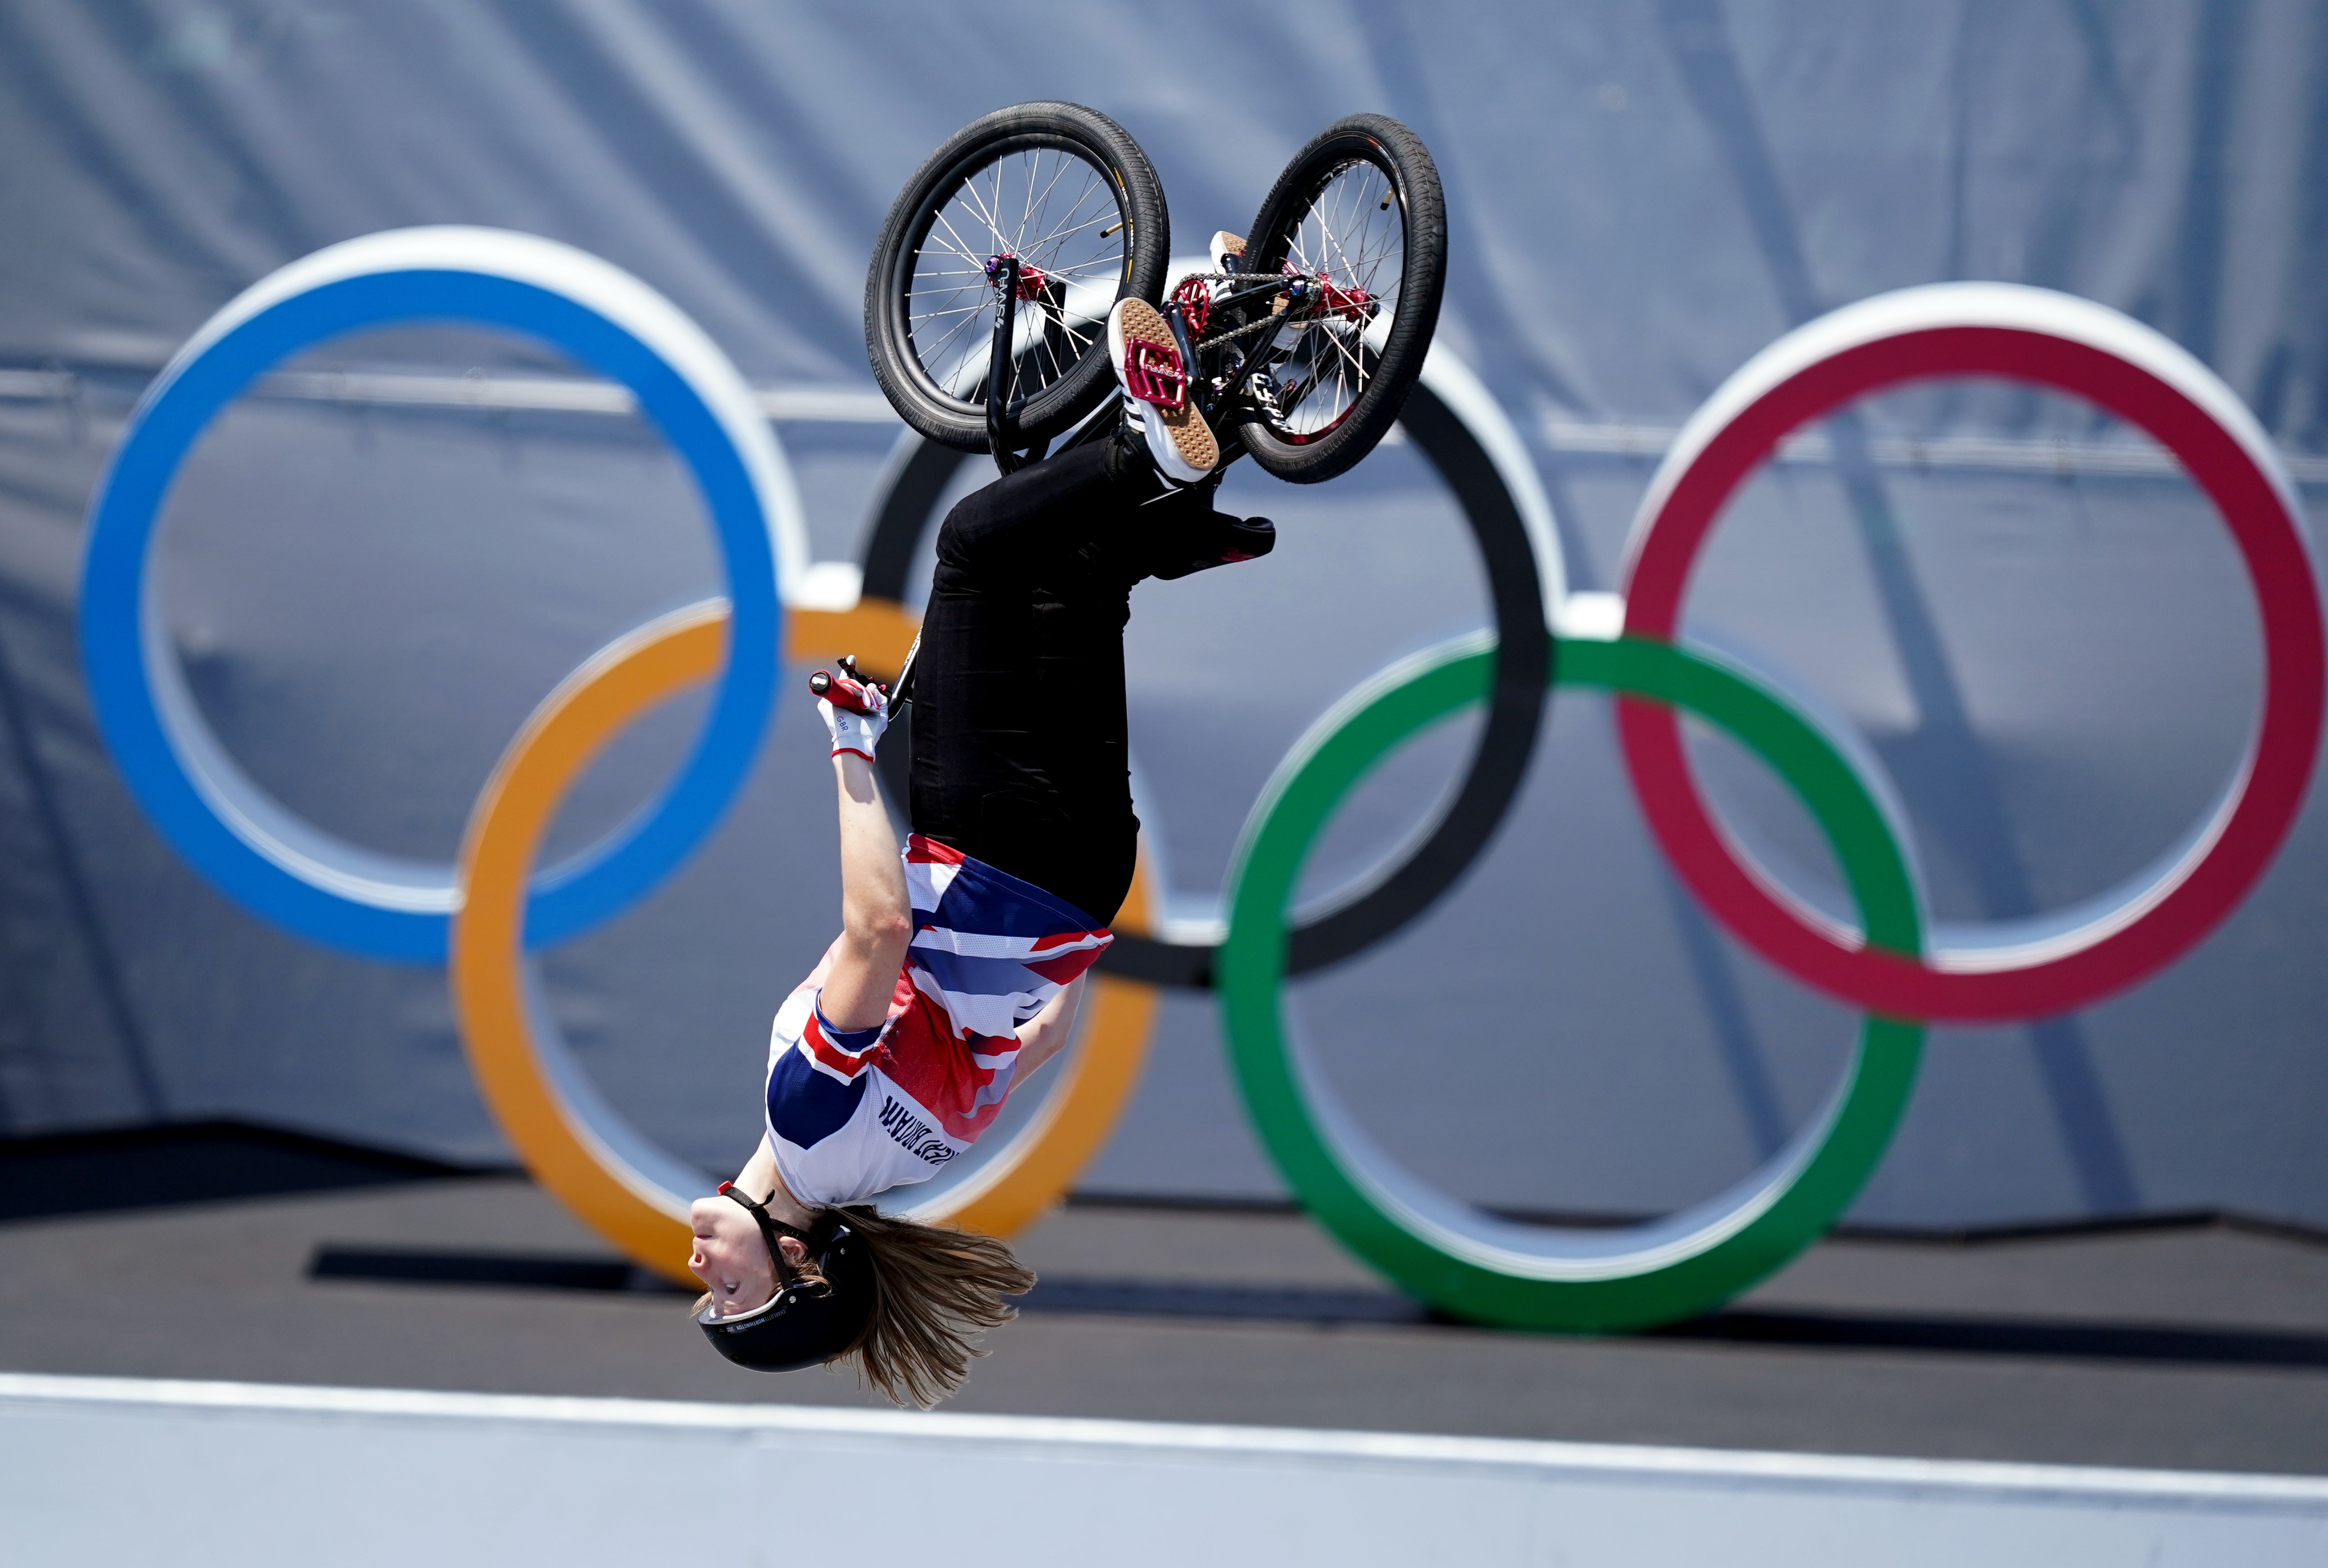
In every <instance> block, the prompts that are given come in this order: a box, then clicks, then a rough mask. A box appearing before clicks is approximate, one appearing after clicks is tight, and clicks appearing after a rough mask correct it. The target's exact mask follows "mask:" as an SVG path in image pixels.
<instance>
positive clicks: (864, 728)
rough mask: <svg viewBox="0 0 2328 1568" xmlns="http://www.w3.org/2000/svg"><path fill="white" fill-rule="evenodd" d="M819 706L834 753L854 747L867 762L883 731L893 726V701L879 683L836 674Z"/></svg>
mask: <svg viewBox="0 0 2328 1568" xmlns="http://www.w3.org/2000/svg"><path fill="white" fill-rule="evenodd" d="M816 710H817V712H818V713H820V714H821V715H822V716H823V718H824V728H825V731H826V733H827V734H829V735H831V737H832V755H833V756H840V754H841V753H842V752H844V751H853V752H855V753H856V754H857V755H858V756H861V757H863V758H864V759H865V760H866V761H867V762H871V761H872V760H873V752H874V748H875V747H876V746H879V745H880V744H881V732H882V731H883V730H885V729H887V728H889V701H888V699H887V697H885V696H884V695H883V694H882V691H881V689H880V688H879V687H878V686H876V685H874V684H873V683H872V682H871V681H851V680H850V679H849V678H848V677H847V676H843V675H836V676H834V677H833V679H832V686H831V691H830V693H829V694H828V695H826V696H823V697H820V698H818V699H817V701H816ZM860 710H861V711H860Z"/></svg>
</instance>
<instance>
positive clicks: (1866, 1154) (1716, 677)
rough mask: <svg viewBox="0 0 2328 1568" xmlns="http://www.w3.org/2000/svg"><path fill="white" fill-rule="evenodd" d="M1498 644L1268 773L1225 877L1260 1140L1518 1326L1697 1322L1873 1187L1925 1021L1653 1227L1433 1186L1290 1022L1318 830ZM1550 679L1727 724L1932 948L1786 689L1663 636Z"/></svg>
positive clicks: (1360, 1241)
mask: <svg viewBox="0 0 2328 1568" xmlns="http://www.w3.org/2000/svg"><path fill="white" fill-rule="evenodd" d="M1494 653H1495V648H1494V642H1493V639H1492V638H1488V637H1485V636H1475V637H1470V638H1466V639H1464V640H1463V641H1461V642H1460V643H1450V644H1449V645H1447V646H1445V647H1442V648H1439V649H1434V650H1432V652H1430V653H1423V654H1420V655H1417V656H1416V657H1415V658H1413V659H1411V660H1409V661H1407V662H1404V663H1403V664H1401V665H1398V666H1396V667H1394V668H1393V669H1391V670H1389V671H1385V672H1384V673H1383V674H1382V675H1381V676H1379V677H1377V678H1376V679H1375V681H1372V682H1370V683H1369V684H1368V685H1367V686H1366V687H1365V688H1362V689H1361V690H1359V691H1357V692H1356V693H1353V694H1352V695H1351V696H1350V697H1349V698H1348V699H1346V700H1345V701H1344V702H1343V703H1342V704H1341V705H1340V706H1339V707H1338V708H1337V709H1335V710H1334V711H1333V712H1331V713H1329V714H1328V715H1327V716H1326V717H1325V718H1322V719H1320V720H1319V722H1318V724H1317V725H1316V726H1315V727H1314V728H1312V729H1311V731H1310V733H1309V735H1308V736H1307V737H1304V738H1303V741H1302V743H1301V744H1300V746H1297V747H1296V748H1295V749H1294V751H1293V753H1292V755H1291V756H1289V757H1287V759H1286V760H1285V763H1284V764H1283V765H1281V767H1280V768H1279V769H1278V772H1277V775H1276V776H1275V777H1274V778H1273V779H1272V780H1271V781H1270V785H1269V788H1268V789H1267V790H1266V791H1264V792H1263V795H1262V798H1261V800H1260V802H1259V803H1257V804H1256V805H1255V806H1254V808H1253V816H1252V818H1251V819H1249V821H1248V822H1247V824H1246V828H1245V832H1244V839H1243V840H1242V841H1241V842H1240V844H1239V846H1238V850H1237V855H1236V859H1235V863H1234V867H1233V868H1232V869H1231V871H1230V883H1229V889H1230V890H1229V929H1228V936H1227V939H1226V940H1225V941H1224V942H1223V943H1222V944H1221V948H1220V957H1219V967H1218V970H1217V983H1218V985H1219V989H1220V1001H1221V1018H1222V1022H1223V1026H1224V1028H1225V1030H1226V1033H1227V1036H1228V1044H1229V1059H1230V1062H1231V1064H1232V1065H1233V1066H1234V1068H1235V1071H1236V1075H1237V1080H1238V1083H1239V1084H1240V1085H1241V1086H1242V1088H1243V1089H1244V1103H1245V1104H1246V1106H1247V1108H1248V1109H1249V1110H1250V1111H1251V1113H1252V1115H1253V1122H1254V1126H1255V1128H1256V1130H1257V1131H1259V1133H1260V1135H1261V1141H1262V1143H1263V1146H1264V1147H1266V1148H1267V1149H1268V1150H1269V1153H1270V1157H1271V1158H1272V1160H1275V1161H1276V1164H1277V1168H1278V1169H1279V1170H1280V1171H1281V1172H1282V1173H1283V1175H1284V1177H1285V1179H1286V1181H1287V1182H1288V1183H1290V1184H1291V1186H1292V1188H1293V1189H1294V1191H1295V1192H1297V1193H1298V1194H1300V1197H1301V1199H1302V1201H1303V1202H1304V1203H1305V1204H1307V1205H1308V1206H1309V1211H1310V1213H1312V1214H1313V1215H1315V1216H1317V1217H1318V1220H1319V1223H1320V1224H1322V1225H1325V1227H1326V1228H1327V1229H1328V1231H1330V1232H1332V1233H1333V1235H1335V1236H1337V1237H1338V1238H1339V1240H1340V1241H1341V1242H1342V1244H1344V1245H1346V1246H1347V1247H1348V1248H1349V1249H1350V1250H1351V1251H1353V1252H1355V1253H1357V1254H1358V1255H1359V1256H1360V1257H1362V1258H1364V1259H1366V1261H1367V1262H1368V1263H1372V1264H1373V1265H1374V1266H1375V1268H1377V1269H1379V1270H1381V1271H1382V1272H1384V1273H1385V1274H1386V1275H1388V1276H1389V1277H1390V1278H1391V1279H1392V1280H1393V1281H1394V1282H1396V1283H1397V1284H1399V1285H1400V1286H1402V1287H1403V1288H1404V1289H1405V1290H1407V1291H1410V1292H1412V1293H1413V1294H1414V1295H1416V1296H1418V1297H1420V1298H1422V1300H1426V1301H1429V1302H1431V1303H1432V1305H1434V1306H1436V1307H1439V1308H1440V1309H1441V1310H1444V1311H1447V1312H1450V1313H1452V1314H1454V1315H1455V1316H1457V1317H1460V1318H1466V1319H1472V1320H1474V1321H1478V1322H1487V1323H1501V1324H1507V1325H1510V1326H1513V1327H1516V1328H1527V1329H1570V1330H1607V1329H1644V1328H1651V1327H1654V1326H1656V1325H1657V1324H1660V1323H1670V1322H1674V1321H1676V1320H1677V1319H1684V1318H1689V1317H1694V1316H1695V1315H1697V1314H1698V1313H1701V1312H1704V1311H1705V1310H1708V1309H1710V1308H1712V1307H1714V1306H1716V1305H1719V1304H1720V1303H1721V1302H1722V1301H1723V1300H1727V1299H1729V1298H1730V1297H1731V1296H1732V1295H1735V1294H1736V1293H1737V1292H1738V1291H1741V1290H1743V1289H1744V1288H1745V1287H1746V1286H1748V1285H1750V1284H1751V1283H1753V1282H1755V1281H1756V1280H1759V1279H1760V1278H1762V1277H1763V1276H1764V1275H1766V1274H1769V1273H1770V1272H1773V1271H1774V1270H1776V1269H1778V1268H1779V1266H1780V1265H1782V1264H1784V1263H1786V1262H1787V1261H1788V1260H1789V1259H1790V1258H1792V1257H1794V1255H1795V1254H1796V1253H1799V1252H1800V1251H1802V1249H1803V1248H1804V1247H1806V1246H1807V1245H1809V1244H1811V1243H1812V1242H1813V1241H1815V1240H1816V1239H1817V1238H1818V1237H1819V1236H1820V1235H1822V1234H1823V1233H1824V1232H1825V1231H1826V1228H1827V1226H1828V1225H1831V1224H1833V1223H1834V1221H1835V1217H1836V1216H1838V1215H1840V1214H1842V1212H1843V1211H1844V1209H1845V1208H1846V1207H1848V1206H1849V1205H1850V1203H1851V1200H1852V1199H1853V1198H1854V1197H1856V1196H1858V1193H1859V1189H1860V1188H1861V1187H1862V1186H1863V1185H1864V1184H1865V1182H1866V1180H1867V1178H1868V1177H1869V1175H1871V1174H1872V1173H1873V1170H1874V1169H1875V1166H1876V1163H1877V1161H1879V1160H1881V1159H1882V1156H1883V1150H1884V1148H1885V1146H1886V1145H1887V1144H1889V1143H1890V1142H1891V1134H1892V1131H1893V1130H1894V1129H1896V1128H1897V1127H1898V1125H1899V1122H1900V1116H1901V1113H1902V1112H1903V1111H1904V1110H1906V1108H1907V1103H1908V1096H1909V1094H1910V1091H1911V1090H1912V1089H1913V1088H1914V1087H1915V1082H1916V1067H1917V1063H1918V1060H1919V1058H1920V1056H1921V1055H1922V1052H1923V1043H1924V1026H1923V1025H1922V1024H1920V1023H1914V1022H1906V1021H1902V1020H1900V1019H1882V1018H1877V1017H1874V1016H1872V1015H1870V1016H1868V1017H1867V1018H1866V1019H1865V1020H1864V1022H1863V1025H1862V1026H1861V1029H1860V1035H1859V1046H1858V1049H1857V1050H1856V1051H1855V1052H1854V1055H1853V1058H1852V1062H1851V1066H1850V1067H1849V1069H1848V1071H1847V1072H1846V1074H1845V1078H1844V1082H1843V1084H1842V1085H1841V1086H1840V1087H1839V1088H1838V1089H1837V1090H1836V1092H1835V1095H1834V1096H1833V1098H1832V1099H1831V1100H1830V1101H1829V1102H1828V1103H1827V1105H1826V1109H1825V1110H1824V1111H1823V1112H1822V1113H1820V1114H1819V1115H1818V1116H1817V1117H1816V1118H1814V1119H1813V1121H1812V1122H1811V1124H1810V1125H1809V1126H1808V1127H1807V1128H1805V1129H1804V1130H1803V1131H1800V1132H1798V1133H1797V1134H1796V1135H1795V1137H1794V1138H1793V1139H1792V1140H1791V1141H1789V1142H1788V1144H1787V1146H1786V1147H1785V1148H1784V1149H1782V1150H1779V1153H1778V1154H1777V1155H1776V1156H1774V1157H1773V1158H1772V1159H1771V1160H1769V1162H1767V1163H1766V1164H1765V1165H1763V1166H1762V1168H1761V1169H1759V1170H1757V1171H1756V1172H1754V1173H1753V1175H1751V1176H1750V1177H1749V1178H1747V1179H1746V1180H1745V1181H1743V1182H1741V1183H1740V1184H1738V1185H1737V1186H1736V1187H1733V1188H1731V1189H1730V1190H1729V1191H1728V1192H1726V1193H1723V1195H1721V1196H1719V1197H1715V1198H1713V1199H1712V1200H1710V1201H1708V1202H1707V1203H1704V1204H1702V1205H1699V1206H1697V1207H1694V1208H1691V1209H1686V1210H1684V1211H1683V1212H1682V1213H1681V1214H1679V1215H1676V1216H1669V1217H1668V1218H1666V1219H1665V1220H1659V1221H1653V1222H1651V1223H1649V1224H1647V1225H1635V1226H1629V1227H1627V1228H1624V1229H1620V1230H1582V1229H1561V1228H1553V1227H1546V1226H1534V1225H1517V1224H1515V1223H1512V1222H1510V1221H1506V1220H1499V1219H1497V1218H1495V1217H1493V1216H1488V1215H1486V1214H1483V1213H1481V1212H1480V1211H1479V1210H1478V1209H1475V1208H1472V1207H1469V1206H1468V1205H1465V1204H1462V1203H1460V1202H1459V1201H1458V1200H1455V1199H1452V1198H1450V1197H1446V1196H1445V1195H1443V1194H1441V1193H1437V1192H1435V1191H1432V1190H1431V1189H1429V1188H1424V1187H1423V1186H1422V1184H1421V1182H1420V1181H1418V1180H1417V1179H1416V1178H1414V1177H1413V1176H1412V1175H1410V1174H1408V1173H1407V1172H1406V1171H1405V1170H1404V1169H1402V1168H1401V1167H1399V1166H1398V1164H1397V1162H1396V1161H1395V1160H1392V1159H1391V1158H1390V1157H1389V1156H1388V1155H1387V1154H1386V1153H1385V1152H1384V1151H1382V1150H1380V1149H1379V1148H1378V1147H1376V1146H1375V1144H1374V1142H1373V1141H1372V1140H1371V1139H1370V1138H1368V1137H1367V1136H1366V1133H1365V1131H1363V1129H1361V1128H1360V1127H1359V1126H1358V1125H1357V1123H1356V1121H1355V1120H1354V1119H1353V1118H1351V1117H1350V1116H1349V1115H1348V1113H1347V1112H1346V1111H1344V1110H1342V1108H1341V1106H1340V1103H1339V1102H1338V1099H1337V1098H1336V1097H1335V1096H1334V1094H1333V1093H1332V1090H1331V1088H1330V1086H1329V1085H1328V1084H1326V1083H1325V1081H1324V1080H1323V1078H1322V1077H1321V1076H1319V1075H1318V1074H1316V1073H1315V1072H1314V1071H1308V1070H1306V1069H1305V1067H1304V1066H1303V1064H1302V1063H1301V1061H1300V1052H1299V1051H1298V1049H1297V1048H1296V1047H1294V1046H1293V1044H1292V1042H1291V1038H1289V1036H1288V1033H1287V1030H1286V1028H1285V1018H1284V1011H1283V1008H1282V1005H1281V992H1282V985H1281V982H1282V981H1283V979H1284V972H1285V943H1286V925H1285V910H1286V906H1287V905H1288V904H1289V903H1290V902H1291V898H1292V895H1293V890H1294V887H1296V886H1297V885H1298V883H1299V881H1300V875H1301V868H1302V865H1303V863H1304V862H1305V861H1306V860H1307V859H1308V858H1309V850H1310V849H1311V847H1312V845H1313V844H1314V843H1315V842H1316V840H1317V838H1318V834H1319V831H1321V830H1322V829H1323V828H1324V827H1325V825H1326V823H1327V822H1328V820H1329V819H1330V818H1331V817H1332V815H1333V813H1334V812H1335V810H1336V809H1337V808H1338V806H1339V805H1340V803H1341V802H1342V799H1343V797H1344V796H1346V795H1347V794H1348V793H1349V792H1350V790H1351V788H1352V787H1353V786H1355V785H1356V784H1357V782H1358V781H1359V780H1360V779H1361V778H1363V777H1365V776H1366V774H1367V772H1368V771H1370V770H1371V769H1372V768H1373V767H1374V765H1375V763H1377V762H1378V761H1380V760H1381V759H1382V758H1383V757H1385V756H1387V755H1388V754H1389V753H1390V752H1391V751H1392V750H1393V749H1394V748H1395V747H1396V746H1398V745H1399V744H1400V743H1401V742H1403V741H1404V740H1406V739H1407V738H1408V737H1411V736H1413V734H1414V733H1415V732H1416V731H1418V730H1420V729H1422V728H1423V727H1424V726H1425V725H1428V724H1430V723H1432V721H1433V720H1435V719H1439V718H1444V717H1445V716H1447V715H1448V714H1450V713H1452V712H1454V711H1455V710H1456V709H1460V708H1461V707H1463V706H1464V705H1466V704H1467V703H1472V702H1478V701H1480V700H1482V699H1484V698H1485V697H1486V696H1487V693H1488V681H1489V680H1490V679H1491V678H1492V674H1493V669H1492V666H1493V663H1494ZM1553 671H1554V672H1553V676H1552V683H1553V684H1554V685H1559V686H1571V687H1593V688H1598V689H1600V690H1606V691H1610V692H1615V693H1619V694H1622V695H1625V696H1629V697H1639V698H1646V699H1650V700H1652V701H1657V702H1662V703H1666V704H1669V705H1671V706H1673V707H1675V708H1679V709H1685V711H1687V712H1690V713H1694V714H1695V715H1697V716H1698V717H1699V718H1704V719H1705V720H1707V721H1708V722H1710V723H1713V724H1714V725H1717V726H1719V727H1720V728H1723V729H1724V730H1726V731H1728V732H1729V733H1730V734H1731V736H1732V737H1734V738H1736V739H1737V740H1738V741H1740V742H1741V744H1743V745H1745V746H1748V747H1749V748H1750V749H1751V750H1752V751H1753V752H1754V753H1755V754H1756V755H1758V756H1760V757H1761V758H1762V760H1763V761H1764V762H1766V763H1768V764H1769V765H1770V766H1771V767H1773V768H1775V769H1776V770H1777V771H1778V773H1779V776H1780V777H1781V778H1783V779H1785V780H1786V782H1787V784H1788V787H1789V788H1791V789H1793V790H1794V792H1795V793H1796V794H1797V795H1798V796H1799V797H1800V798H1801V800H1802V802H1803V804H1804V805H1805V806H1807V807H1808V808H1809V810H1810V813H1811V815H1812V817H1813V818H1814V819H1815V820H1816V822H1818V825H1819V828H1820V831H1822V832H1824V833H1825V834H1826V840H1827V843H1828V845H1829V847H1830V848H1831V849H1832V850H1834V852H1835V859H1836V860H1837V862H1838V863H1840V865H1841V866H1842V868H1843V871H1844V877H1845V881H1846V882H1847V883H1848V884H1849V886H1850V888H1851V894H1852V897H1853V898H1854V900H1855V901H1856V903H1857V904H1858V906H1859V909H1860V914H1861V919H1862V921H1863V925H1864V927H1865V929H1866V931H1867V933H1868V935H1869V940H1870V941H1871V942H1873V944H1875V945H1876V946H1879V947H1882V948H1886V949H1889V950H1891V951H1893V952H1896V953H1902V954H1908V955H1914V954H1918V953H1920V952H1921V951H1922V947H1923V931H1922V921H1921V919H1920V915H1919V914H1918V908H1919V904H1918V899H1917V897H1916V892H1915V888H1914V887H1913V885H1912V884H1911V883H1910V879H1909V875H1908V869H1907V867H1906V865H1905V864H1904V863H1903V861H1902V859H1901V854H1900V850H1899V847H1898V845H1897V844H1896V843H1895V842H1894V841H1893V840H1892V838H1891V831H1890V829H1889V828H1888V827H1887V825H1886V824H1885V822H1884V820H1883V817H1882V812H1879V811H1878V810H1877V809H1876V805H1875V803H1874V801H1873V798H1872V797H1871V796H1870V795H1869V794H1868V793H1867V790H1866V789H1865V788H1864V786H1863V785H1862V784H1861V783H1860V781H1859V779H1858V777H1857V775H1854V773H1853V772H1852V770H1851V767H1850V765H1849V764H1847V763H1846V762H1845V760H1844V758H1843V756H1842V755H1841V754H1840V753H1839V752H1838V751H1836V749H1835V747H1834V746H1831V745H1829V744H1828V743H1827V741H1826V738H1825V737H1822V736H1821V735H1819V733H1818V732H1817V731H1816V730H1815V729H1813V728H1811V727H1810V726H1809V725H1808V724H1807V723H1806V722H1805V721H1804V720H1803V719H1802V718H1799V717H1798V716H1797V715H1796V714H1795V713H1794V711H1793V710H1792V709H1788V707H1786V706H1785V705H1784V704H1783V703H1781V702H1780V701H1779V699H1778V698H1776V697H1775V696H1773V695H1772V694H1771V693H1769V691H1766V690H1763V689H1762V688H1761V687H1760V686H1758V685H1755V684H1753V683H1752V682H1751V681H1747V680H1745V679H1744V678H1743V677H1741V676H1740V675H1738V674H1736V673H1734V672H1733V671H1730V670H1727V669H1725V668H1723V667H1722V666H1720V665H1717V664H1714V663H1712V662H1708V661H1707V660H1705V659H1703V658H1700V657H1698V656H1697V655H1695V654H1692V653H1685V652H1684V651H1682V650H1681V649H1679V648H1676V647H1674V646H1672V645H1671V644H1668V643H1650V642H1641V641H1637V640H1634V639H1630V638H1628V639H1625V640H1623V641H1620V642H1613V643H1602V642H1580V641H1566V642H1563V643H1560V644H1559V645H1558V647H1557V649H1556V657H1555V658H1554V664H1553Z"/></svg>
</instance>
